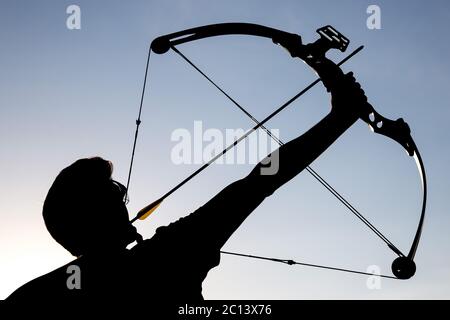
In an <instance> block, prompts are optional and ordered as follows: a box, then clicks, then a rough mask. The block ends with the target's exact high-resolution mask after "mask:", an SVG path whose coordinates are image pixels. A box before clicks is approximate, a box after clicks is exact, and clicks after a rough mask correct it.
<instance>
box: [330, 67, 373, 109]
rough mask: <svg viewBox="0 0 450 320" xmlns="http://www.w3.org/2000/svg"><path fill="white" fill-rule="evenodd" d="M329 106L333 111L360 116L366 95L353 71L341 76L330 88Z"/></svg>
mask: <svg viewBox="0 0 450 320" xmlns="http://www.w3.org/2000/svg"><path fill="white" fill-rule="evenodd" d="M330 92H331V108H332V110H331V111H332V112H333V113H338V114H340V115H344V116H345V115H348V116H350V117H357V118H359V117H360V114H361V110H363V107H364V105H365V104H366V103H367V97H366V95H365V93H364V90H363V89H362V88H361V85H360V84H359V83H358V82H357V81H356V79H355V77H354V76H353V72H349V73H347V74H344V75H342V76H341V78H340V79H339V81H336V83H335V85H333V86H332V87H331V88H330Z"/></svg>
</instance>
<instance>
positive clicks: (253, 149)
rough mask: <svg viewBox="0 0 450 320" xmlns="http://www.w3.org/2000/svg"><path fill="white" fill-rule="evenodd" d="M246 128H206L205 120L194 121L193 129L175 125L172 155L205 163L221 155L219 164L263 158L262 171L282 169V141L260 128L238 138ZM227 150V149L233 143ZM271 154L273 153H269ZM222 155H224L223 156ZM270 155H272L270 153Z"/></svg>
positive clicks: (188, 161) (275, 131)
mask: <svg viewBox="0 0 450 320" xmlns="http://www.w3.org/2000/svg"><path fill="white" fill-rule="evenodd" d="M245 133H246V131H245V130H244V129H240V128H238V129H226V130H225V132H223V131H221V130H219V129H215V128H208V129H204V128H203V122H202V121H194V126H193V130H191V131H190V130H188V129H185V128H179V129H175V130H174V131H173V132H172V134H171V137H170V139H171V141H172V142H175V145H174V146H173V147H172V150H171V153H170V158H171V160H172V162H173V163H174V164H176V165H180V164H205V163H207V162H209V161H210V160H211V159H214V157H217V160H215V162H214V163H216V164H233V165H235V164H257V163H259V162H262V164H263V166H262V168H261V174H263V175H273V174H276V173H277V172H278V167H279V153H278V151H276V150H277V148H278V147H279V145H278V144H277V143H276V142H275V140H274V139H272V138H271V137H269V136H268V135H267V133H266V132H264V131H262V130H258V131H255V132H253V133H252V134H250V135H249V136H248V137H247V138H245V139H244V140H242V141H239V143H237V142H238V139H239V138H240V137H242V136H243V135H244V134H245ZM270 133H271V135H272V136H274V137H275V138H279V130H278V129H270ZM234 144H236V145H235V147H232V148H230V149H229V150H228V151H227V152H226V153H225V154H223V150H224V149H226V148H227V147H229V146H231V145H234ZM269 154H270V155H269ZM219 155H220V156H219ZM268 155H269V156H268Z"/></svg>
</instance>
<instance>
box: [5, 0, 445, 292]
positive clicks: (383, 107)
mask: <svg viewBox="0 0 450 320" xmlns="http://www.w3.org/2000/svg"><path fill="white" fill-rule="evenodd" d="M71 4H76V5H78V6H80V8H81V29H80V30H68V29H67V28H66V19H67V17H68V15H67V14H66V8H67V6H69V5H71ZM370 4H376V5H378V6H379V7H380V9H381V29H380V30H369V29H368V28H367V26H366V19H367V17H368V14H367V13H366V9H367V7H368V6H369V5H370ZM449 19H450V5H449V4H448V2H446V1H433V2H426V1H395V2H393V1H376V2H372V1H356V0H347V1H339V2H337V1H234V0H233V1H127V2H126V3H125V2H123V1H39V2H38V1H33V2H31V1H2V2H1V4H0V44H1V50H0V70H1V73H0V146H1V153H0V176H1V177H2V180H1V183H0V220H1V224H0V298H4V297H6V296H7V295H8V294H9V293H10V292H11V291H13V290H14V289H15V288H16V287H18V286H19V285H21V284H23V283H25V282H27V281H28V280H30V279H32V278H34V277H36V276H38V275H41V274H44V273H46V272H48V271H50V270H53V269H54V268H57V267H58V266H60V265H62V264H65V263H67V262H69V261H70V260H72V257H71V256H70V254H69V253H67V252H66V251H65V250H64V249H63V248H61V247H60V246H59V245H58V244H57V243H56V242H54V241H53V239H52V238H51V237H50V235H49V234H48V233H47V231H46V229H45V226H44V223H43V220H42V218H41V209H42V203H43V200H44V198H45V195H46V192H47V190H48V188H49V187H50V185H51V183H52V181H53V179H54V177H55V176H56V175H57V173H58V172H59V171H60V170H61V169H62V168H64V167H65V166H67V165H69V164H70V163H72V162H73V161H75V160H76V159H78V158H80V157H86V156H94V155H99V156H102V157H104V158H106V159H109V160H111V161H113V163H114V164H115V173H114V177H115V178H116V179H117V180H119V181H125V180H126V176H127V170H128V165H129V157H130V152H131V144H132V138H133V134H134V121H135V118H136V115H137V108H138V104H139V98H140V90H141V85H142V78H143V74H144V67H145V59H146V54H147V49H148V46H149V43H150V42H151V40H152V39H154V38H155V37H157V36H159V35H162V34H166V33H171V32H175V31H178V30H182V29H186V28H190V27H195V26H200V25H205V24H211V23H219V22H250V23H258V24H262V25H267V26H271V27H275V28H278V29H282V30H286V31H289V32H294V33H299V34H301V35H302V37H303V39H304V41H305V42H309V41H313V40H315V39H316V37H317V36H316V34H315V30H316V29H317V28H318V27H321V26H323V25H327V24H330V25H333V26H335V27H336V28H337V29H338V30H339V31H341V32H342V33H344V34H345V35H346V36H347V37H348V38H350V40H351V44H350V49H354V48H356V47H357V46H359V45H361V44H364V45H365V49H364V50H363V51H362V52H361V53H359V54H358V55H357V56H355V57H354V58H353V59H352V60H350V61H349V62H348V63H347V64H346V65H345V66H344V68H343V69H344V70H345V71H353V72H354V73H355V76H356V78H357V79H358V81H360V83H361V84H362V86H363V88H364V90H365V91H366V94H367V96H368V98H369V101H370V102H371V103H372V104H373V105H374V107H375V109H376V110H377V111H379V112H380V113H381V114H382V115H384V116H386V117H388V118H393V119H396V118H398V117H403V118H404V119H405V120H406V121H407V122H408V123H409V124H410V127H411V129H412V134H413V137H414V139H415V141H416V142H417V144H418V146H419V149H420V150H421V153H422V156H423V158H424V161H425V165H426V169H427V174H428V179H429V202H428V210H427V216H426V223H425V227H424V230H423V239H422V241H421V243H420V245H419V250H418V252H417V255H416V263H417V266H418V271H417V274H416V276H415V277H414V278H412V279H411V280H408V281H395V280H382V281H381V288H379V289H369V288H368V287H367V285H366V280H367V279H366V278H365V277H361V276H355V275H349V274H342V273H338V272H332V271H323V270H317V269H311V268H304V267H289V266H285V265H278V264H275V263H270V262H264V261H252V260H246V259H241V258H235V257H226V256H223V257H222V262H221V264H220V266H219V267H217V268H215V269H214V270H212V271H211V272H210V274H209V276H208V278H207V279H206V281H205V283H204V291H203V292H204V296H205V298H210V299H241V298H243V299H348V298H352V299H402V298H405V299H416V298H420V299H444V298H445V299H448V298H450V281H449V280H448V279H449V276H450V267H449V265H450V256H449V254H448V252H450V239H449V237H450V235H449V233H448V229H449V227H450V218H449V215H448V211H449V205H448V203H447V201H448V190H449V181H450V179H449V178H450V176H449V173H448V169H447V166H448V163H449V160H450V159H449V138H450V135H449V133H448V131H447V128H448V125H447V119H448V118H449V116H450V111H449V110H450V109H449V107H448V101H449V100H450V90H449V85H448V83H449V74H450V72H449V71H450V70H449V69H450V65H449V62H448V58H447V57H448V56H449V55H450V50H449V42H448V40H447V39H448V36H447V35H446V34H445V33H446V32H448V31H449V28H448V26H447V23H448V21H449ZM180 49H181V50H182V52H183V53H185V54H187V55H188V56H189V57H190V58H192V59H193V60H194V61H195V62H197V64H198V65H199V66H200V67H202V68H203V69H204V70H205V71H207V73H208V74H210V75H211V76H213V78H214V79H216V80H217V81H218V82H219V83H220V84H221V85H222V86H223V87H224V88H225V89H226V90H228V91H229V93H230V94H231V95H232V96H233V97H235V98H236V99H237V100H238V101H239V102H241V103H242V104H243V105H244V106H246V107H247V108H248V110H249V111H250V112H251V113H252V114H253V115H254V116H255V117H256V118H258V119H262V118H264V116H266V115H268V114H269V113H270V112H271V111H272V110H273V109H275V107H277V106H279V105H280V104H281V103H282V102H284V101H285V100H286V99H288V98H289V97H291V96H293V95H294V94H295V93H297V92H298V91H299V90H300V89H302V88H303V87H304V86H306V85H307V84H308V83H309V82H311V81H312V80H313V79H314V78H315V76H314V74H313V73H312V72H311V70H309V69H308V68H307V67H306V66H305V65H304V64H303V63H301V61H299V60H296V59H295V60H294V59H291V58H290V57H289V56H288V55H287V54H286V53H285V52H284V51H283V50H280V49H279V48H277V47H276V46H273V45H272V44H271V43H270V41H266V40H265V39H260V38H251V37H221V38H215V39H207V40H203V41H198V42H195V43H190V44H186V45H183V46H180ZM330 57H331V58H332V59H334V60H335V61H337V60H340V59H341V58H342V57H343V55H342V54H340V53H333V54H331V55H330ZM328 110H329V97H328V95H327V93H326V92H325V90H324V88H323V87H322V86H321V85H318V86H317V87H315V88H314V89H312V90H311V91H310V92H308V94H306V95H305V96H304V97H303V98H302V99H300V100H299V101H297V102H295V103H294V104H293V105H292V106H291V107H290V108H289V109H287V110H286V111H285V112H283V113H281V114H280V115H279V116H277V117H276V118H274V119H273V120H272V121H271V122H270V123H269V124H268V126H269V127H270V128H274V129H278V130H280V136H281V138H282V139H283V140H284V141H287V140H289V139H292V138H294V137H296V136H297V135H299V134H301V133H302V132H304V131H305V130H307V129H308V128H309V127H310V126H311V125H313V124H314V123H315V122H317V121H318V120H319V119H320V118H321V117H323V116H324V115H325V114H326V113H327V112H328ZM142 120H143V123H142V128H141V133H140V138H139V142H138V149H137V155H136V164H135V168H134V175H133V179H132V184H131V188H130V196H131V202H130V204H129V210H130V212H131V213H134V212H137V210H139V209H140V208H141V207H143V206H145V205H146V204H147V203H149V202H151V201H153V200H154V199H156V198H157V197H159V196H161V195H162V194H163V193H165V192H166V191H167V190H168V189H169V188H170V187H172V186H173V185H175V184H176V183H177V182H178V181H179V180H181V179H182V178H184V177H186V176H187V175H188V174H190V173H191V172H192V171H194V170H195V169H196V168H197V167H198V165H194V164H193V165H175V164H173V163H172V161H171V159H170V151H171V149H172V148H173V146H174V142H172V141H171V140H170V136H171V133H172V132H173V131H174V130H176V129H178V128H186V129H188V130H192V128H193V125H194V121H196V120H201V121H202V123H203V126H204V127H205V128H217V129H220V130H225V129H227V128H231V129H233V128H244V129H247V128H250V127H251V126H252V125H253V123H252V122H251V121H250V120H249V119H247V118H246V117H245V116H243V115H242V114H241V113H240V112H239V111H238V110H236V109H235V108H234V107H233V106H232V105H231V103H230V102H229V101H227V100H226V99H225V98H223V97H222V96H221V95H220V94H219V93H217V91H216V90H215V89H214V88H212V87H211V85H210V84H208V83H207V82H206V81H204V79H202V78H201V77H200V76H199V75H198V74H197V73H195V72H194V71H193V70H192V68H190V67H189V66H188V65H187V64H185V63H184V62H183V61H181V60H180V59H179V58H178V57H177V56H176V55H175V54H174V53H167V54H165V55H154V56H153V57H152V61H151V66H150V74H149V83H148V90H147V92H146V96H145V101H144V111H143V115H142ZM313 167H314V168H315V169H317V170H318V171H319V172H320V173H321V174H322V175H323V176H324V177H326V178H327V180H328V181H329V182H330V183H331V184H332V185H333V186H335V187H336V188H337V189H338V190H339V191H340V192H342V193H343V194H344V195H345V196H346V197H347V198H348V199H349V200H350V201H351V203H352V204H354V205H355V206H356V207H358V208H359V209H360V210H361V211H362V212H363V213H364V214H365V215H366V217H367V218H369V219H370V220H371V221H372V222H373V223H374V224H375V225H376V226H377V227H379V228H380V229H381V230H382V231H383V232H384V233H385V234H386V235H387V236H388V237H389V238H390V239H391V241H393V242H394V243H395V244H396V245H397V246H398V247H400V248H401V249H403V251H407V250H408V249H409V246H410V243H411V242H412V239H413V236H414V233H415V230H416V226H417V222H418V218H419V209H420V200H421V199H420V197H421V194H420V180H419V176H418V174H417V172H416V168H415V164H414V161H413V160H412V159H411V158H409V157H407V156H406V155H405V152H404V151H403V150H402V149H401V147H400V146H399V145H397V144H395V143H393V142H391V141H389V140H387V139H386V138H384V137H381V136H376V135H374V134H372V133H371V132H370V131H369V130H368V129H367V126H366V125H365V124H364V123H363V122H361V121H360V122H358V123H357V124H356V125H355V126H353V127H352V128H351V129H350V130H348V131H347V132H346V133H345V134H344V135H343V136H342V137H341V139H339V140H338V142H336V143H335V144H334V145H333V146H331V147H330V148H329V150H327V152H326V153H324V154H323V156H322V157H320V158H319V159H318V160H317V161H316V162H315V163H314V164H313ZM251 168H252V166H251V165H214V166H212V167H211V168H210V169H209V170H207V171H205V172H203V173H202V174H201V175H200V176H199V177H198V178H197V179H194V181H192V182H190V183H189V184H188V185H186V186H185V187H183V188H182V189H180V190H179V191H177V192H176V193H175V194H174V195H173V196H172V197H171V198H169V199H168V200H167V201H166V202H165V203H164V204H163V205H162V206H161V208H160V209H158V211H157V212H156V213H155V214H154V216H152V217H151V218H149V219H147V220H146V221H144V222H138V224H137V227H138V228H139V230H140V232H141V233H142V234H143V235H145V236H146V237H151V236H152V234H153V232H154V230H155V229H156V228H157V227H158V226H160V225H165V224H168V223H170V222H171V221H173V220H176V219H177V218H179V217H181V216H184V215H186V214H188V213H189V212H192V211H193V210H195V209H196V208H198V207H199V206H201V205H202V204H203V203H204V202H205V201H207V200H208V199H209V198H211V197H212V196H213V195H214V194H216V193H217V192H218V191H220V190H221V189H222V188H223V187H225V186H226V185H227V184H229V183H231V182H232V181H234V180H236V179H239V178H241V177H243V176H244V175H245V174H246V173H248V172H249V171H250V170H251ZM224 249H226V250H230V251H240V252H244V253H253V254H260V255H266V256H274V257H280V258H292V259H296V260H299V261H305V262H309V263H317V264H326V265H332V266H337V267H344V268H354V269H360V270H366V268H367V267H368V266H370V265H377V266H379V267H380V269H381V271H382V273H389V272H390V264H391V262H392V260H393V259H394V258H395V256H394V255H393V254H392V252H391V251H390V250H388V248H386V247H385V245H384V244H383V243H382V242H380V241H379V239H378V238H376V237H375V236H374V235H373V234H372V233H369V231H368V229H367V228H366V227H365V226H364V225H362V224H361V223H360V222H359V221H357V220H356V219H355V218H354V217H353V216H352V215H350V214H349V212H348V211H347V210H346V209H345V208H343V206H342V205H340V203H338V202H337V201H336V200H335V199H334V198H333V197H332V196H331V195H330V194H329V193H327V192H326V191H325V190H324V189H323V187H321V186H320V185H319V184H318V183H317V182H316V181H314V180H313V179H312V178H311V177H310V176H309V175H308V174H307V173H302V174H300V175H299V176H298V177H297V178H296V179H294V180H293V181H291V182H289V183H288V184H287V185H285V186H284V187H283V188H282V189H281V190H279V191H278V192H277V193H275V194H274V196H273V197H271V198H270V199H268V200H267V201H265V202H264V203H263V204H262V205H261V206H260V207H259V208H258V209H257V210H255V212H254V213H253V214H252V215H251V216H250V217H249V218H248V219H247V220H246V222H245V223H244V224H243V225H242V227H241V228H240V229H239V230H238V231H237V232H236V233H235V234H234V235H233V236H232V238H231V239H230V240H229V241H228V243H227V244H226V246H225V247H224Z"/></svg>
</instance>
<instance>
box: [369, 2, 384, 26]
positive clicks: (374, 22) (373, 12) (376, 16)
mask: <svg viewBox="0 0 450 320" xmlns="http://www.w3.org/2000/svg"><path fill="white" fill-rule="evenodd" d="M366 12H367V14H368V15H369V16H368V17H367V20H366V26H367V28H368V29H369V30H379V29H381V9H380V7H379V6H377V5H376V4H371V5H370V6H368V7H367V10H366Z"/></svg>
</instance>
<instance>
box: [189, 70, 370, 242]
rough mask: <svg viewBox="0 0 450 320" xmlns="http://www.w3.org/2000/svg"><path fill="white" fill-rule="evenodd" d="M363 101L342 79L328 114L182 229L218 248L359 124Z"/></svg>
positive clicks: (356, 87)
mask: <svg viewBox="0 0 450 320" xmlns="http://www.w3.org/2000/svg"><path fill="white" fill-rule="evenodd" d="M365 101H367V99H366V97H365V95H364V91H363V90H361V87H360V85H359V84H358V83H357V82H356V81H355V79H354V78H353V76H352V74H351V73H350V74H348V75H346V76H344V77H343V78H342V79H341V80H340V85H339V88H337V87H336V88H335V89H334V91H332V110H331V112H330V113H329V114H328V115H327V116H325V117H324V118H323V119H322V120H321V121H319V122H318V123H317V124H316V125H314V126H313V127H312V128H311V129H310V130H308V131H307V132H306V133H304V134H303V135H301V136H300V137H298V138H296V139H294V140H292V141H290V142H288V143H286V144H285V145H283V146H281V147H280V148H279V149H278V150H276V151H275V152H274V153H272V154H271V155H270V158H266V159H265V160H263V161H262V162H261V163H259V164H257V165H256V167H255V168H254V169H253V170H252V171H251V173H250V174H249V175H248V176H247V177H245V178H243V179H241V180H238V181H236V182H234V183H232V184H230V185H229V186H227V187H226V188H225V189H223V190H222V191H221V192H220V193H218V194H217V195H216V196H215V197H213V198H212V199H211V200H210V201H208V202H207V203H206V204H205V205H204V206H202V207H200V208H199V209H197V210H196V211H195V212H193V213H192V214H190V215H189V216H188V217H186V218H183V219H181V221H180V223H181V222H182V221H183V222H184V224H185V226H186V228H182V229H186V232H188V234H189V235H190V237H195V239H196V240H198V241H199V242H198V243H200V244H201V243H203V244H205V245H207V246H208V247H209V246H213V247H215V248H221V247H222V246H223V245H224V244H225V242H226V241H227V240H228V239H229V238H230V237H231V235H232V234H233V233H234V231H236V229H237V228H238V227H239V226H240V225H241V224H242V222H243V221H244V220H245V219H246V218H247V216H248V215H249V214H250V213H251V212H252V211H253V210H254V209H255V208H256V207H258V206H259V205H260V204H261V202H262V201H263V200H264V199H265V198H266V197H267V196H269V195H271V194H272V193H273V192H274V191H275V190H276V189H278V188H279V187H281V186H282V185H283V184H285V183H286V182H288V181H289V180H291V179H292V178H293V177H295V176H296V175H297V174H298V173H300V172H301V171H303V170H304V169H305V168H306V167H307V166H308V165H310V164H311V163H312V162H313V161H314V160H315V159H316V158H317V157H319V156H320V155H321V154H322V153H323V152H324V151H325V150H326V149H327V148H328V147H329V146H331V145H332V144H333V142H335V141H336V139H338V138H339V137H340V136H341V135H342V134H343V133H344V132H345V131H346V130H347V129H348V128H350V127H351V126H352V125H353V124H354V123H355V122H356V121H357V120H358V118H359V116H358V109H359V108H358V105H359V106H360V105H361V103H364V102H365ZM276 153H278V154H276ZM268 159H271V160H272V161H275V162H274V163H272V164H271V165H272V168H274V169H275V170H273V174H268V173H270V172H268V171H267V170H270V169H267V160H268ZM277 159H278V161H277ZM277 162H278V163H277ZM265 164H266V165H265ZM277 165H278V168H277V167H276V166H277ZM273 166H275V167H273ZM264 167H265V168H266V169H263V168H264ZM276 169H278V170H276ZM262 170H263V171H262Z"/></svg>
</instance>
